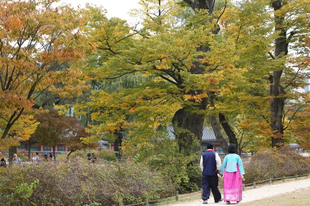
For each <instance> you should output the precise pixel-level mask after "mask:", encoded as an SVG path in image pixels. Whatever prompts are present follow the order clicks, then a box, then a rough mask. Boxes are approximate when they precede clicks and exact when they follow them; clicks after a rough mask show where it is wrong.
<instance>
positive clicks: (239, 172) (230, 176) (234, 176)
mask: <svg viewBox="0 0 310 206" xmlns="http://www.w3.org/2000/svg"><path fill="white" fill-rule="evenodd" d="M236 152H237V148H236V145H235V144H230V145H229V147H228V154H227V155H226V156H225V158H224V161H223V165H222V168H221V171H220V173H221V174H224V179H223V189H224V201H225V202H226V203H227V204H230V203H231V202H236V203H239V202H240V201H241V200H242V180H244V176H243V175H244V174H245V173H244V168H243V163H242V159H241V158H240V156H239V155H237V154H236Z"/></svg>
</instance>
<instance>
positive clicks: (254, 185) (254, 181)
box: [253, 181, 256, 189]
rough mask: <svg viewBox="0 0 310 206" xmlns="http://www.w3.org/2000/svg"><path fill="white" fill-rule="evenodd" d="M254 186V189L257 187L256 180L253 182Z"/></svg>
mask: <svg viewBox="0 0 310 206" xmlns="http://www.w3.org/2000/svg"><path fill="white" fill-rule="evenodd" d="M253 186H254V189H255V188H256V182H255V181H254V184H253Z"/></svg>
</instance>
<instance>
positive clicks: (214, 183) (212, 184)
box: [200, 143, 222, 204]
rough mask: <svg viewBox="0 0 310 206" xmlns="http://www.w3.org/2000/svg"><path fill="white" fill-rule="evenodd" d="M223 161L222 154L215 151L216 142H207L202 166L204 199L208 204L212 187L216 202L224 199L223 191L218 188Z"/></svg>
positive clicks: (201, 160)
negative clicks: (219, 172)
mask: <svg viewBox="0 0 310 206" xmlns="http://www.w3.org/2000/svg"><path fill="white" fill-rule="evenodd" d="M221 166H222V161H221V158H220V156H219V155H218V154H217V153H216V152H214V144H213V143H208V144H207V151H205V152H204V153H203V154H202V156H201V159H200V167H201V171H202V189H203V192H202V200H203V204H208V199H209V196H210V189H211V190H212V194H213V197H214V202H215V203H218V202H220V201H222V195H221V192H220V191H219V189H218V176H217V174H218V171H219V170H220V169H221Z"/></svg>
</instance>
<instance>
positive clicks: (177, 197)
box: [175, 191, 179, 201]
mask: <svg viewBox="0 0 310 206" xmlns="http://www.w3.org/2000/svg"><path fill="white" fill-rule="evenodd" d="M175 200H176V201H179V192H178V191H177V194H176V195H175Z"/></svg>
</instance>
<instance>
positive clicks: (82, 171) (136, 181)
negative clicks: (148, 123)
mask: <svg viewBox="0 0 310 206" xmlns="http://www.w3.org/2000/svg"><path fill="white" fill-rule="evenodd" d="M0 176H1V182H0V201H1V202H2V203H9V204H12V205H85V204H89V205H93V204H94V203H96V204H97V205H99V204H101V205H115V204H117V203H120V204H122V203H123V204H134V203H139V202H143V201H145V200H146V199H148V200H154V199H160V198H165V197H168V196H171V195H172V194H173V193H174V191H175V188H174V186H173V185H172V184H171V183H170V182H169V181H168V180H166V179H165V178H163V175H161V173H159V172H154V171H151V170H149V169H148V168H146V167H144V166H143V165H140V164H131V163H115V164H108V165H98V164H91V163H88V162H86V161H85V162H84V161H83V160H82V159H80V160H79V162H78V164H77V165H73V164H71V163H66V164H65V163H63V164H54V163H51V162H47V163H46V162H45V163H40V164H24V165H23V166H15V165H11V166H10V167H8V171H7V172H5V171H4V170H0ZM33 183H37V184H36V185H35V187H33V186H31V185H33ZM17 190H21V191H22V192H20V193H18V192H16V191H17ZM32 190H33V191H32ZM12 194H14V195H13V196H12ZM25 194H26V195H28V196H27V198H25Z"/></svg>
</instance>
